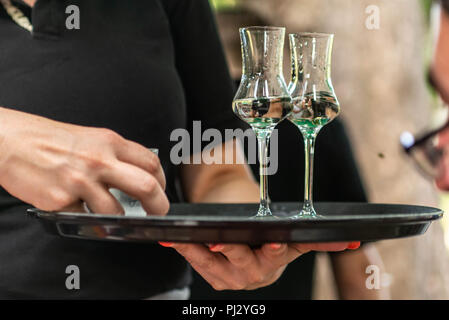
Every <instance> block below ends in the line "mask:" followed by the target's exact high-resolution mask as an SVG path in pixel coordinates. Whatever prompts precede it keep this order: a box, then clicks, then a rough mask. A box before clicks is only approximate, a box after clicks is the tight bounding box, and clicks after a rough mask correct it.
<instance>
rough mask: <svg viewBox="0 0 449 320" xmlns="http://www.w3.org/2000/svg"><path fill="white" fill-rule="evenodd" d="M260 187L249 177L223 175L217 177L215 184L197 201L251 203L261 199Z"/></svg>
mask: <svg viewBox="0 0 449 320" xmlns="http://www.w3.org/2000/svg"><path fill="white" fill-rule="evenodd" d="M258 192H259V187H258V185H257V184H256V183H255V182H254V181H253V180H252V179H248V177H242V176H238V175H229V176H223V177H221V178H218V179H215V181H214V184H213V185H212V186H211V187H210V188H209V190H208V192H206V193H204V194H203V196H202V197H200V198H198V199H196V200H197V202H209V203H214V202H215V203H219V202H234V203H251V202H257V201H258V200H259V193H258Z"/></svg>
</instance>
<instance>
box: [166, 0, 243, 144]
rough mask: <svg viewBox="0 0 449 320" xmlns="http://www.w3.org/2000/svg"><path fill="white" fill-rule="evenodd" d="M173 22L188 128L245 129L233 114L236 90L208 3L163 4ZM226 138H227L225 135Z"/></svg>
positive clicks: (174, 0) (201, 0)
mask: <svg viewBox="0 0 449 320" xmlns="http://www.w3.org/2000/svg"><path fill="white" fill-rule="evenodd" d="M162 3H163V5H164V8H165V10H166V12H167V16H168V18H169V21H170V28H171V33H172V38H173V44H174V48H175V59H176V68H177V71H178V73H179V76H180V78H181V81H182V84H183V87H184V93H185V98H186V103H187V121H188V123H187V126H188V128H189V129H190V130H191V126H192V122H193V121H197V120H199V121H201V129H202V130H203V131H204V130H206V129H209V128H215V129H218V130H220V132H222V135H223V132H224V129H228V128H229V129H234V128H238V127H242V124H243V121H242V120H240V119H238V118H237V116H236V115H235V114H234V113H233V112H232V100H233V97H234V93H235V87H234V84H233V82H232V79H231V77H230V74H229V71H228V66H227V64H226V59H225V56H224V52H223V48H222V44H221V42H220V38H219V36H218V31H217V27H216V23H215V18H214V15H213V12H212V10H211V8H210V5H209V1H208V0H164V1H162ZM223 137H224V135H223Z"/></svg>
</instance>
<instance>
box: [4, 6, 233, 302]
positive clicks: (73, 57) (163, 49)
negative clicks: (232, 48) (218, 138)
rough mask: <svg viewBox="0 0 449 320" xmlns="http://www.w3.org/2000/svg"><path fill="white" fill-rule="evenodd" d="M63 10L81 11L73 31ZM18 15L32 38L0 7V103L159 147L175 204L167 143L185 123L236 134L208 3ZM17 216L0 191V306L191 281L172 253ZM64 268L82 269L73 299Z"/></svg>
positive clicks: (49, 9) (142, 293)
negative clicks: (88, 237) (60, 230)
mask: <svg viewBox="0 0 449 320" xmlns="http://www.w3.org/2000/svg"><path fill="white" fill-rule="evenodd" d="M69 4H73V5H77V6H78V7H79V8H80V13H81V21H80V22H81V29H80V30H67V29H66V28H65V19H66V16H67V15H66V14H65V8H66V6H67V5H69ZM22 9H24V10H25V12H28V14H30V15H31V16H30V19H31V20H32V23H33V26H34V33H33V35H31V34H30V33H29V32H28V31H26V30H25V29H23V28H21V27H19V26H18V25H17V24H16V23H14V22H13V21H12V20H11V19H10V17H9V16H8V15H7V13H6V12H5V10H4V9H3V7H1V6H0V105H1V106H6V107H9V108H13V109H17V110H21V111H24V112H28V113H33V114H38V115H41V116H44V117H48V118H51V119H54V120H57V121H62V122H69V123H74V124H78V125H83V126H95V127H107V128H110V129H112V130H114V131H116V132H118V133H119V134H121V135H122V136H124V137H125V138H127V139H130V140H133V141H136V142H138V143H140V144H142V145H144V146H147V147H155V148H159V156H160V158H161V163H162V165H163V168H164V171H165V174H166V178H167V190H166V191H167V194H168V197H169V199H170V201H171V202H178V201H180V200H181V199H180V195H179V194H178V193H177V192H176V190H177V189H176V188H175V184H176V181H177V179H178V168H177V167H176V166H174V165H173V164H172V163H171V162H170V158H169V153H170V149H171V147H172V145H173V144H175V143H176V142H170V133H171V132H172V131H173V130H174V129H176V128H189V129H190V125H191V123H192V121H193V120H201V121H202V123H201V124H202V129H203V130H205V129H207V128H217V129H219V130H220V131H223V130H224V129H225V128H235V127H238V126H240V124H241V121H240V120H238V118H237V117H235V115H234V114H233V113H232V110H231V102H232V98H233V92H234V89H233V84H232V81H231V79H230V77H229V75H228V70H227V67H226V62H225V59H224V55H223V52H222V48H221V44H220V42H219V38H218V35H217V32H216V27H215V25H214V21H213V16H212V14H211V11H210V8H209V4H208V1H207V0H126V1H124V0H121V1H119V0H117V1H114V0H95V1H92V0H73V1H63V0H39V1H37V2H36V5H35V7H34V8H33V9H32V10H31V9H28V10H26V7H22ZM36 187H39V188H43V187H45V186H36ZM27 207H28V206H27V205H26V204H24V203H23V202H21V201H20V200H18V199H16V198H14V197H12V196H10V195H9V194H8V193H7V192H6V191H4V190H3V189H1V191H0V261H1V262H0V298H36V297H39V298H87V299H89V298H145V297H149V296H152V295H154V294H157V293H161V292H165V291H167V290H171V289H174V288H182V287H185V286H187V285H189V283H190V273H189V268H188V265H187V263H186V261H185V259H184V258H183V257H182V256H180V255H178V254H177V253H176V252H175V250H172V249H168V248H163V247H161V246H159V245H157V244H154V245H152V244H150V245H149V244H125V243H111V242H96V241H80V240H71V239H65V238H59V237H55V236H52V235H48V234H46V233H45V231H44V230H43V229H42V227H41V226H40V225H39V223H38V222H37V221H36V220H34V219H31V218H30V217H28V216H26V215H25V209H26V208H27ZM68 265H77V266H78V267H79V269H80V274H81V289H80V290H71V291H69V290H67V289H66V287H65V280H66V277H67V276H68V275H67V274H65V270H66V267H67V266H68Z"/></svg>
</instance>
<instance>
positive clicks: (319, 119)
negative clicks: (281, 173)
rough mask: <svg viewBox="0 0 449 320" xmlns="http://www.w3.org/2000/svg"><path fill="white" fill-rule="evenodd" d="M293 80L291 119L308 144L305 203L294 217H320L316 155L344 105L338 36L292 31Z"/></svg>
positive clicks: (291, 83) (305, 143) (290, 87)
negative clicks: (335, 69)
mask: <svg viewBox="0 0 449 320" xmlns="http://www.w3.org/2000/svg"><path fill="white" fill-rule="evenodd" d="M289 38H290V51H291V62H292V79H291V82H290V84H289V87H288V90H289V93H290V95H291V97H292V104H293V112H292V113H291V114H290V115H289V117H288V119H289V120H290V121H291V122H293V123H294V124H295V125H296V126H297V127H298V128H299V130H300V131H301V134H302V136H303V138H304V147H305V179H304V180H305V181H304V204H303V207H302V210H301V211H300V213H299V214H297V215H295V216H294V217H293V218H316V217H318V215H317V214H316V212H315V209H314V208H313V202H312V190H313V157H314V151H315V139H316V136H317V135H318V132H319V131H320V130H321V128H322V127H323V126H324V125H326V124H328V123H329V122H331V121H332V120H333V119H334V118H335V117H336V116H337V115H338V114H339V113H340V105H339V103H338V100H337V97H336V96H335V92H334V88H333V86H332V81H331V56H332V43H333V38H334V36H333V35H332V34H324V33H298V34H290V36H289Z"/></svg>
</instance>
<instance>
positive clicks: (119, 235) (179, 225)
mask: <svg viewBox="0 0 449 320" xmlns="http://www.w3.org/2000/svg"><path fill="white" fill-rule="evenodd" d="M300 207H301V203H272V204H271V209H272V211H273V213H274V214H275V215H276V216H277V218H268V219H264V218H251V217H252V216H254V215H255V213H256V212H257V208H258V205H257V204H185V203H183V204H172V205H171V208H170V212H169V214H168V215H167V216H165V217H157V216H144V217H139V216H128V215H125V216H113V215H100V214H86V213H69V212H44V211H40V210H38V209H30V210H29V211H28V212H29V213H30V214H31V215H33V216H35V217H37V218H38V219H39V220H40V222H41V223H43V225H44V226H45V228H46V230H47V231H48V232H51V233H54V234H58V235H61V236H64V237H71V238H79V239H90V240H115V241H140V242H142V241H143V242H152V241H167V242H206V243H248V244H260V243H265V242H325V241H358V240H360V241H372V240H381V239H392V238H400V237H408V236H414V235H419V234H423V233H424V232H426V230H427V228H428V227H429V225H430V223H431V222H432V221H433V220H436V219H439V218H441V217H442V215H443V212H442V210H440V209H437V208H431V207H423V206H412V205H395V204H368V203H316V204H315V209H316V211H317V213H318V214H320V215H321V218H316V219H311V218H309V219H292V218H291V216H292V215H294V214H295V213H297V212H298V211H299V208H300ZM134 209H135V208H134ZM125 210H126V208H125ZM140 210H142V209H140ZM141 213H143V211H142V212H141Z"/></svg>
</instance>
